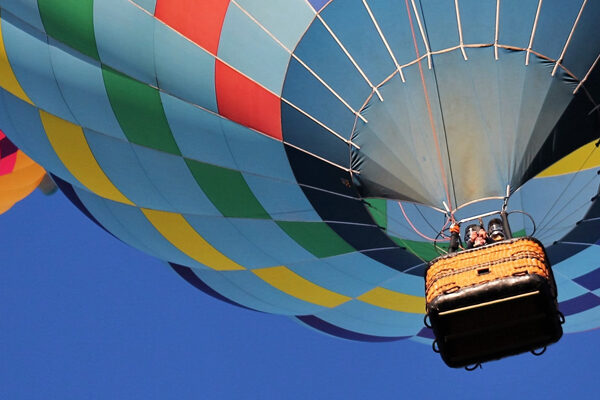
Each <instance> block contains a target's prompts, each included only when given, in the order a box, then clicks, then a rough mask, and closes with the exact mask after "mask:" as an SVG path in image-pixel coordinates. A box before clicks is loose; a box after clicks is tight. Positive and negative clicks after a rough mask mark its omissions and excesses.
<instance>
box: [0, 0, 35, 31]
mask: <svg viewBox="0 0 600 400" xmlns="http://www.w3.org/2000/svg"><path fill="white" fill-rule="evenodd" d="M0 8H1V9H2V13H5V12H6V11H8V12H10V13H11V14H13V15H15V16H16V17H17V18H19V19H20V20H22V21H25V22H27V23H28V24H29V25H31V26H33V27H34V28H35V29H37V30H38V31H40V32H44V24H43V23H42V18H41V17H40V11H39V9H38V3H37V0H0Z"/></svg>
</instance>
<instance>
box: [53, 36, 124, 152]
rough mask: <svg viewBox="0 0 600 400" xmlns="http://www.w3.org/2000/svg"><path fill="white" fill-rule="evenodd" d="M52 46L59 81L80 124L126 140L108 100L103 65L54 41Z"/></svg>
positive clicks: (62, 92)
mask: <svg viewBox="0 0 600 400" xmlns="http://www.w3.org/2000/svg"><path fill="white" fill-rule="evenodd" d="M50 43H51V46H50V58H51V60H52V68H53V71H54V75H55V77H56V82H57V83H58V86H59V88H60V92H61V94H62V96H63V98H64V99H65V102H66V103H67V104H68V107H69V109H70V110H71V112H72V113H73V116H74V118H75V120H76V121H77V124H78V125H81V126H83V127H86V128H90V129H93V130H95V131H97V132H102V133H103V134H105V135H110V136H113V137H115V138H119V139H123V140H126V137H125V134H124V133H123V130H122V129H121V126H120V125H119V123H118V121H117V118H116V116H115V114H114V112H113V109H112V107H111V105H110V101H109V100H108V95H107V94H106V88H105V86H104V80H103V78H102V70H101V67H100V63H99V62H97V61H96V60H93V59H91V58H89V57H84V56H82V55H81V54H79V53H77V52H75V51H74V50H72V49H70V48H68V47H67V46H65V45H63V44H62V43H60V42H58V41H56V40H54V39H50Z"/></svg>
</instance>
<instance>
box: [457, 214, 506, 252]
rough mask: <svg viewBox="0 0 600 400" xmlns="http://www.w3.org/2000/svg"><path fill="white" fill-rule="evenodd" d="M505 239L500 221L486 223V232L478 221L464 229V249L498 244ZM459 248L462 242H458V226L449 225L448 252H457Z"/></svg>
mask: <svg viewBox="0 0 600 400" xmlns="http://www.w3.org/2000/svg"><path fill="white" fill-rule="evenodd" d="M505 238H506V235H505V234H504V227H503V224H502V221H501V220H500V219H498V218H494V219H492V220H491V221H490V222H489V223H488V229H487V231H486V230H485V229H484V228H483V222H482V221H481V220H480V221H479V224H471V225H469V226H467V229H465V236H464V241H465V246H464V248H465V249H474V248H477V247H480V246H484V245H486V244H490V243H495V242H499V241H501V240H504V239H505ZM459 247H462V242H461V240H460V224H459V223H453V224H452V225H450V245H449V249H448V252H449V253H454V252H456V251H458V249H459Z"/></svg>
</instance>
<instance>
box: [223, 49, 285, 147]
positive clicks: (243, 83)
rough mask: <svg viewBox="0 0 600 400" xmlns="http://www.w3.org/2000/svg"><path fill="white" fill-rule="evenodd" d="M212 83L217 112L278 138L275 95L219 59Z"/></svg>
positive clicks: (279, 113) (279, 108) (279, 112)
mask: <svg viewBox="0 0 600 400" xmlns="http://www.w3.org/2000/svg"><path fill="white" fill-rule="evenodd" d="M215 85H216V89H217V106H218V108H219V114H221V115H222V116H224V117H226V118H228V119H230V120H232V121H234V122H237V123H239V124H241V125H244V126H247V127H249V128H253V129H256V130H257V131H259V132H262V133H264V134H266V135H269V136H271V137H273V138H275V139H278V140H282V138H283V135H282V133H281V101H280V99H279V97H277V96H276V95H274V94H273V93H271V92H269V91H268V90H266V89H265V88H263V87H262V86H260V85H259V84H257V83H256V82H254V81H252V80H250V79H249V78H248V77H246V76H244V75H242V74H241V73H239V72H237V71H236V70H234V69H233V68H231V67H229V66H227V65H226V64H224V63H222V62H221V61H219V60H217V62H216V65H215Z"/></svg>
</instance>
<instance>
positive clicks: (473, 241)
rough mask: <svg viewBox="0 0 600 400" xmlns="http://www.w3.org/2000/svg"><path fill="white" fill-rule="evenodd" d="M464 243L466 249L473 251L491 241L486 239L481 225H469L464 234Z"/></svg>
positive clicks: (485, 233) (486, 236)
mask: <svg viewBox="0 0 600 400" xmlns="http://www.w3.org/2000/svg"><path fill="white" fill-rule="evenodd" d="M465 242H466V247H465V248H467V249H473V248H475V247H479V246H483V245H485V244H488V243H493V241H492V240H491V239H490V238H489V237H488V235H487V232H486V231H485V229H483V226H482V225H476V224H473V225H469V226H467V230H466V232H465Z"/></svg>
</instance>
